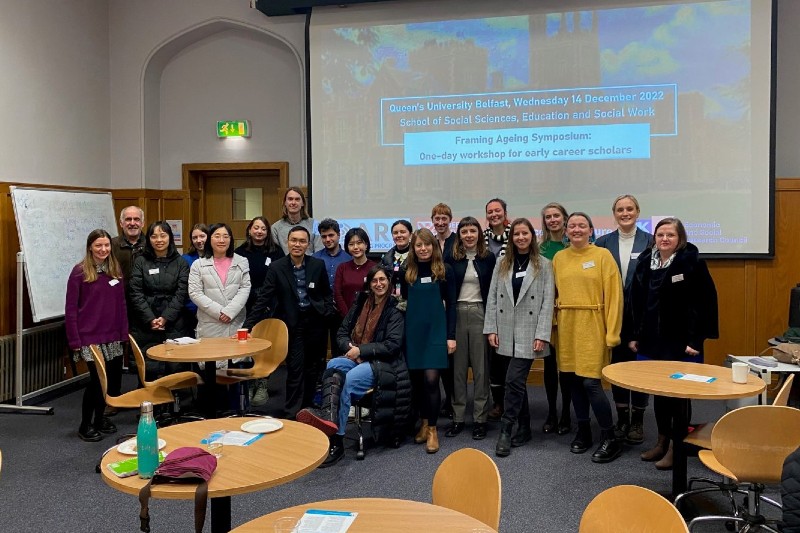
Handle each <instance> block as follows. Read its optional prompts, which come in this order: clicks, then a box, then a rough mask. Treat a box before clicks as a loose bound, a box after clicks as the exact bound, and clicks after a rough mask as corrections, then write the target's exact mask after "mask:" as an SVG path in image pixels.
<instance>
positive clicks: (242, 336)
mask: <svg viewBox="0 0 800 533" xmlns="http://www.w3.org/2000/svg"><path fill="white" fill-rule="evenodd" d="M236 338H237V339H238V340H239V342H244V341H246V340H247V330H246V329H244V328H242V329H237V330H236Z"/></svg>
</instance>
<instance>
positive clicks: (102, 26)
mask: <svg viewBox="0 0 800 533" xmlns="http://www.w3.org/2000/svg"><path fill="white" fill-rule="evenodd" d="M778 11H779V17H778V76H777V91H778V95H777V97H778V110H777V117H776V135H777V139H776V174H777V176H779V177H800V150H798V146H799V145H800V101H798V98H797V97H796V95H797V94H800V61H798V60H797V52H796V51H797V50H798V49H800V33H798V32H797V31H795V29H796V28H797V27H800V2H798V1H797V0H779V4H778ZM214 24H217V25H218V26H225V27H224V28H221V29H226V31H225V32H223V33H221V34H217V35H216V36H214V35H213V32H212V31H209V33H208V34H207V35H204V34H203V31H202V30H203V28H209V29H211V28H212V26H213V25H214ZM231 27H239V28H246V29H247V30H249V31H250V32H251V33H249V34H245V33H243V31H245V30H239V31H228V30H230V28H231ZM193 29H194V30H195V32H194V33H192V31H191V30H193ZM216 29H217V30H219V29H220V28H216ZM252 32H257V33H263V34H264V35H265V36H264V38H263V39H258V38H254V37H253V36H252V35H253V34H252ZM187 35H188V37H187ZM303 35H304V17H300V16H297V17H279V18H268V17H266V16H264V15H263V14H262V13H261V12H259V11H257V10H254V9H250V7H249V0H169V1H164V0H136V1H134V2H131V1H130V0H69V1H55V0H51V1H47V2H44V1H28V0H3V1H2V3H0V117H2V119H3V123H2V127H0V180H2V181H19V182H36V183H50V184H56V185H73V186H89V187H114V188H129V187H132V188H138V187H142V186H147V187H153V188H177V187H179V185H180V181H179V178H178V177H177V175H176V169H177V168H179V165H180V164H181V163H183V162H190V161H214V160H217V161H231V160H234V159H237V158H240V160H288V161H289V162H290V176H291V182H292V183H293V184H297V183H304V182H305V155H304V154H305V153H304V150H305V145H304V143H305V141H304V139H305V133H304V129H303V128H304V126H303V124H304V120H305V115H304V113H305V110H304V100H303V96H302V94H301V89H302V84H303V83H305V80H304V78H303V76H304V74H303V72H304V68H302V67H301V66H300V64H299V60H298V59H297V57H296V55H295V53H297V54H299V55H300V57H301V58H302V56H303V52H302V50H303V46H304V44H303V39H304V37H303ZM181 38H183V39H184V40H186V41H188V42H183V41H181ZM168 43H172V48H173V49H174V51H171V52H170V50H169V48H170V47H169V45H168V46H164V45H165V44H168ZM185 46H188V48H185ZM182 47H183V48H184V50H183V51H182V52H181V51H180V49H181V48H182ZM157 50H161V51H162V52H163V53H162V57H160V59H161V60H162V61H163V62H164V64H163V65H158V68H152V67H153V65H154V63H152V62H151V63H150V65H151V70H152V71H154V72H155V74H156V76H153V79H154V80H156V82H157V83H158V87H157V89H158V92H157V97H158V98H157V99H158V100H161V101H160V102H159V103H160V108H158V109H156V111H157V113H156V114H155V121H156V124H157V125H158V131H157V132H155V134H152V136H148V138H150V139H155V140H156V141H157V142H155V143H154V145H155V153H156V160H155V162H154V164H151V165H150V166H149V167H148V172H147V173H145V165H144V162H145V149H144V144H143V143H144V139H145V134H144V131H143V128H144V120H143V117H144V115H145V111H144V106H143V99H144V96H143V83H144V73H145V67H146V66H147V65H148V59H149V58H150V57H151V56H152V55H153V54H155V52H156V51H157ZM206 61H207V62H210V63H213V64H215V65H216V66H217V67H218V68H220V69H221V70H222V71H223V72H225V73H230V74H232V75H238V76H244V77H245V78H247V83H248V85H251V84H252V85H253V86H254V87H256V86H258V87H259V88H258V90H254V91H253V97H252V98H250V96H251V94H250V91H247V90H243V91H239V92H238V93H236V94H235V98H232V99H231V100H229V102H227V103H225V102H222V101H220V100H217V98H216V95H217V92H216V91H217V90H218V89H217V88H215V87H208V86H206V84H204V83H201V81H202V80H201V76H200V75H198V74H197V73H196V72H193V70H194V69H193V65H195V66H201V65H202V64H203V63H204V62H206ZM295 62H297V64H295ZM254 63H255V64H256V67H255V68H254V67H253V64H254ZM273 72H275V73H281V74H280V75H276V76H274V77H273V76H272V75H271V74H270V73H273ZM190 77H191V78H192V79H191V80H187V78H190ZM275 78H278V79H275ZM184 80H186V82H185V83H184ZM211 101H215V103H214V104H213V109H209V108H207V106H206V103H207V102H211ZM225 106H230V107H229V108H226V107H225ZM223 112H224V113H227V112H230V113H235V114H236V115H239V114H240V113H242V114H246V115H248V116H245V118H250V117H252V119H253V120H254V125H253V130H254V136H255V137H254V139H252V140H251V142H250V144H249V145H247V146H249V147H248V148H247V149H246V150H242V151H241V152H238V154H237V155H234V152H232V151H227V150H225V151H223V150H221V146H222V145H221V143H219V142H218V141H217V140H216V139H213V138H210V137H209V138H205V137H204V136H205V134H202V136H203V138H202V139H201V138H200V137H201V134H200V131H201V129H202V128H201V127H200V126H199V125H200V124H203V128H205V127H206V126H205V125H204V124H206V123H207V122H208V121H209V120H210V119H212V118H213V120H216V119H217V118H218V117H219V115H221V114H222V113H223ZM203 113H206V114H207V115H208V116H205V117H204V116H202V115H203ZM242 116H243V115H242ZM262 121H264V122H266V124H262ZM181 123H183V124H184V125H190V126H191V127H188V128H187V127H184V128H182V131H181V132H177V133H178V134H176V132H175V128H177V127H178V126H180V125H181ZM273 123H277V124H279V125H280V128H281V131H282V134H281V135H277V134H276V133H275V131H276V130H275V129H274V128H273V127H272V124H273ZM208 127H209V129H210V128H211V126H208ZM262 135H263V137H262ZM146 174H147V175H146ZM145 176H146V177H145Z"/></svg>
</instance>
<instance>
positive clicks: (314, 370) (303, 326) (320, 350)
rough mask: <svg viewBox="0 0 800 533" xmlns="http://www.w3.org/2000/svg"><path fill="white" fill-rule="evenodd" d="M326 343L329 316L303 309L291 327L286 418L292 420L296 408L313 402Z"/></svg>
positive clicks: (287, 357) (287, 370)
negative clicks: (325, 316)
mask: <svg viewBox="0 0 800 533" xmlns="http://www.w3.org/2000/svg"><path fill="white" fill-rule="evenodd" d="M327 344H328V324H327V321H326V319H325V318H324V317H323V316H322V315H320V314H319V313H317V312H316V311H313V310H307V311H302V312H301V313H300V319H299V320H298V322H297V325H295V326H293V327H291V328H289V352H288V353H287V354H286V403H285V407H284V410H285V411H286V413H285V415H286V417H287V418H290V419H293V418H294V417H295V415H297V411H299V410H300V409H302V408H303V407H309V406H310V405H311V404H312V402H313V401H314V392H315V389H316V384H317V380H318V378H319V376H320V375H321V373H322V370H323V369H324V368H325V366H324V363H325V352H326V347H327Z"/></svg>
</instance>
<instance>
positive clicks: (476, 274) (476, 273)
mask: <svg viewBox="0 0 800 533" xmlns="http://www.w3.org/2000/svg"><path fill="white" fill-rule="evenodd" d="M475 277H476V278H477V277H478V271H477V270H476V271H475Z"/></svg>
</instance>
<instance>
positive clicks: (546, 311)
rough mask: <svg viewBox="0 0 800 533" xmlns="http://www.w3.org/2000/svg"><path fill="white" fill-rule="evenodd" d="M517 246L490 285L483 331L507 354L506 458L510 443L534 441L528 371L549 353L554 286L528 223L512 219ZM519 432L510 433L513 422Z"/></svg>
mask: <svg viewBox="0 0 800 533" xmlns="http://www.w3.org/2000/svg"><path fill="white" fill-rule="evenodd" d="M511 241H512V243H513V246H509V247H508V251H507V252H506V255H505V256H503V258H502V259H501V260H500V261H498V263H497V265H496V266H495V269H494V273H493V275H492V283H491V285H490V287H489V297H488V299H487V302H486V317H485V320H484V326H483V333H484V334H486V335H488V337H489V338H488V340H489V344H490V345H492V346H493V347H494V348H496V349H497V353H498V354H500V355H501V356H503V357H507V358H509V361H508V371H507V372H506V383H505V388H506V394H505V398H504V401H503V403H504V404H505V409H504V413H503V418H502V419H501V421H500V436H499V437H498V439H497V446H496V447H495V454H496V455H498V456H499V457H505V456H507V455H509V454H510V453H511V447H512V446H514V447H516V446H522V445H523V444H525V443H526V442H528V441H529V440H531V438H532V436H531V418H530V411H529V407H528V389H527V386H526V382H527V377H528V372H530V369H531V364H532V363H533V360H534V359H535V358H538V357H546V356H548V355H550V350H549V341H550V331H551V328H552V324H553V301H554V298H555V286H554V283H553V269H552V267H551V265H550V261H548V260H547V259H545V258H544V257H541V256H540V255H539V247H538V246H537V245H536V234H535V233H534V231H533V226H532V225H531V223H530V221H529V220H528V219H525V218H518V219H516V220H515V221H514V222H512V223H511ZM515 422H517V423H518V427H517V432H516V433H515V434H514V437H513V438H512V437H511V432H512V429H513V427H514V423H515Z"/></svg>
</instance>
